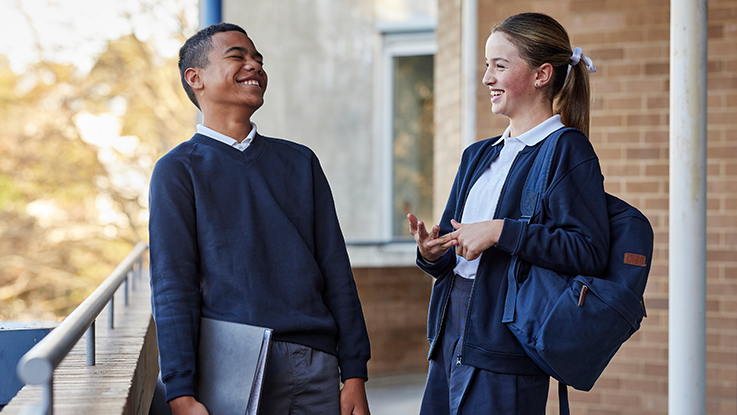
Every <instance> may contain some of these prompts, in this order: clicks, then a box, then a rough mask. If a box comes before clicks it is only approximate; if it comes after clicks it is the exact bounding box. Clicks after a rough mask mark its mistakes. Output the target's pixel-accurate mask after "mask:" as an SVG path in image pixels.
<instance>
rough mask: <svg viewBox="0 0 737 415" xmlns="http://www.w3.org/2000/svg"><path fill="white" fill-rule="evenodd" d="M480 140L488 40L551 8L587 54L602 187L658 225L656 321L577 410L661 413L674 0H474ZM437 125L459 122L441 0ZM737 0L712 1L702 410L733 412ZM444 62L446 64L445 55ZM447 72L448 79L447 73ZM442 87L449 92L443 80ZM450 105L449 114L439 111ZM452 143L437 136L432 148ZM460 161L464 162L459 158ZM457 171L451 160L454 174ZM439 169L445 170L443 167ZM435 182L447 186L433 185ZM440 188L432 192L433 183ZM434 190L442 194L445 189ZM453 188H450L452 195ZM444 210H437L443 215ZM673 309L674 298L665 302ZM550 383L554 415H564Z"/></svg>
mask: <svg viewBox="0 0 737 415" xmlns="http://www.w3.org/2000/svg"><path fill="white" fill-rule="evenodd" d="M478 3H479V10H478V13H477V15H478V32H479V33H478V45H479V50H478V53H479V62H478V72H477V75H478V79H479V84H478V85H479V88H478V95H477V97H478V100H477V105H478V106H477V132H478V139H483V138H487V137H491V136H496V135H499V134H501V133H502V132H503V131H504V128H505V127H506V125H507V123H508V122H507V120H506V119H505V118H503V117H498V116H494V115H492V114H491V113H490V104H489V94H488V90H487V89H486V88H485V87H483V86H482V84H481V77H482V75H483V70H484V64H483V45H484V43H485V41H486V38H487V37H488V35H489V33H490V30H491V27H492V26H493V24H494V23H498V22H500V21H501V20H503V19H504V18H506V17H508V16H510V15H512V14H516V13H521V12H527V11H537V12H543V13H547V14H549V15H551V16H553V17H554V18H556V19H557V20H558V21H559V22H561V23H562V24H563V25H564V27H566V29H567V30H568V33H569V35H570V36H571V41H572V43H573V47H576V46H580V47H582V48H583V51H584V54H586V55H587V56H590V57H591V58H592V59H593V60H594V63H595V64H596V67H597V69H598V72H597V73H595V74H593V75H592V78H591V79H592V81H593V83H592V86H593V98H594V102H593V113H592V120H591V137H590V138H591V141H592V143H593V145H594V147H595V149H596V151H597V153H598V155H599V158H600V161H601V165H602V168H603V172H604V175H605V176H606V182H605V186H606V189H607V190H608V191H609V192H611V193H613V194H615V195H618V196H620V197H621V198H623V199H625V200H627V201H629V202H630V203H632V204H633V205H635V206H637V207H638V208H640V209H641V210H642V211H643V213H645V215H646V216H647V217H648V218H649V219H650V221H651V222H652V225H653V228H654V230H655V254H654V259H653V266H652V270H651V273H650V280H649V283H648V288H647V291H646V293H645V302H646V304H647V308H648V314H649V317H648V318H647V319H645V321H644V322H643V326H642V329H641V330H640V331H639V332H638V333H636V334H635V335H634V336H633V338H632V339H630V340H629V341H628V342H627V343H626V344H625V345H624V347H623V348H622V349H621V350H620V352H619V353H618V354H617V356H616V357H615V358H614V360H613V361H612V363H611V364H610V366H609V367H608V368H607V370H606V371H605V372H604V374H603V376H602V377H601V378H600V379H599V381H598V382H597V384H596V386H594V388H593V390H592V391H591V392H588V393H584V392H577V391H574V392H572V393H571V401H572V405H571V410H572V411H571V413H573V414H607V415H615V414H640V415H641V414H646V415H647V414H653V415H654V414H662V415H664V414H666V413H667V411H668V408H667V404H668V398H667V393H668V385H667V383H668V307H669V302H668V203H669V202H668V186H669V183H668V180H669V176H668V157H669V148H668V146H669V136H668V110H669V98H668V91H669V82H670V80H669V63H668V62H669V36H670V26H669V16H670V3H669V1H668V0H618V1H614V2H610V1H598V0H574V1H568V0H534V1H533V0H479V1H478ZM439 9H440V13H439V16H440V18H439V21H438V30H437V36H438V48H439V50H438V54H437V57H438V59H437V60H436V71H437V73H438V74H448V76H445V77H441V78H437V79H436V85H437V87H436V91H437V92H436V107H437V108H438V111H439V112H441V113H445V114H446V115H450V116H446V117H436V131H438V132H440V131H444V132H445V131H447V132H452V131H455V130H456V128H457V123H458V120H457V119H456V118H457V115H455V114H458V111H459V110H458V102H459V101H460V98H461V95H460V94H461V85H460V78H456V77H453V75H452V74H454V73H455V72H456V71H457V70H458V69H457V66H458V61H460V40H459V39H458V38H459V29H458V22H459V21H460V16H461V14H460V13H461V10H460V1H458V0H439ZM736 26H737V1H734V0H713V1H710V2H709V65H708V67H709V80H708V88H709V91H708V99H709V130H708V134H709V137H708V157H709V158H708V213H707V214H708V220H707V232H708V237H707V238H708V239H707V251H708V266H707V273H708V275H707V412H706V413H708V414H731V415H733V414H735V413H737V117H735V113H737V81H736V79H737V30H735V27H736ZM441 57H442V59H441ZM449 78H450V80H449ZM441 83H443V85H444V86H443V87H440V85H441ZM441 108H443V109H441ZM443 143H445V145H446V146H447V147H446V148H447V152H448V153H453V152H456V151H457V150H456V149H457V143H456V140H455V139H452V140H445V139H444V140H442V141H440V140H438V141H437V145H438V146H440V148H437V147H436V154H442V152H443V149H442V146H443ZM455 166H457V162H456V163H455ZM451 168H455V167H448V169H449V170H450V169H451ZM438 175H439V174H438ZM437 185H438V186H440V185H441V184H440V183H437ZM436 189H437V188H436ZM437 192H440V190H439V189H438V190H437ZM446 192H447V190H446ZM438 208H439V206H436V211H437V209H438ZM670 306H673V307H677V306H678V305H677V304H670ZM556 396H557V395H556V393H555V387H553V388H552V389H551V394H550V397H551V401H550V403H549V405H548V408H549V409H548V413H550V414H554V413H557V403H556V402H555V398H556Z"/></svg>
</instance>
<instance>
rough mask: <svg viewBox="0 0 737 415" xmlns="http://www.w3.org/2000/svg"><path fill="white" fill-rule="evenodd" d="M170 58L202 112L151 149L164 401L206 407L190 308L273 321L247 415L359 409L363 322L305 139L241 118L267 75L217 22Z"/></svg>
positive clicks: (246, 42)
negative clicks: (174, 140)
mask: <svg viewBox="0 0 737 415" xmlns="http://www.w3.org/2000/svg"><path fill="white" fill-rule="evenodd" d="M179 70H180V73H181V78H182V85H183V86H184V89H185V90H186V91H187V95H188V96H189V98H190V100H192V102H193V103H194V104H195V105H196V106H197V107H198V108H199V109H200V110H201V111H202V115H203V118H202V124H201V125H198V126H197V133H196V134H195V135H194V136H193V137H192V138H191V139H190V140H189V141H187V142H184V143H182V144H180V145H179V146H177V147H176V148H174V149H173V150H172V151H170V152H169V153H167V154H166V155H165V156H164V157H162V158H161V159H160V160H159V161H158V162H157V164H156V167H155V169H154V172H153V176H152V178H151V190H150V213H151V217H150V224H149V227H150V248H151V286H152V305H153V311H154V318H155V321H156V329H157V337H158V342H159V343H158V344H159V354H160V362H161V373H162V379H163V382H164V384H165V385H166V399H167V401H169V404H170V405H171V408H172V411H173V413H174V415H179V414H207V411H206V409H205V408H204V406H202V405H201V404H200V403H199V402H198V401H197V397H196V395H195V368H196V356H197V338H198V329H199V321H200V318H201V317H208V318H213V319H218V320H226V321H233V322H238V323H245V324H252V325H256V326H262V327H269V328H271V329H273V340H274V341H273V343H272V347H271V352H270V356H269V365H268V367H267V373H266V375H265V379H264V385H263V397H262V402H261V410H260V411H259V414H260V415H268V414H280V415H281V414H284V415H286V414H339V413H340V414H342V415H347V414H361V415H362V414H368V404H367V401H366V393H365V389H364V381H365V380H366V378H367V369H366V363H367V361H368V359H369V355H370V348H369V341H368V335H367V332H366V326H365V323H364V318H363V312H362V310H361V304H360V301H359V298H358V293H357V290H356V285H355V282H354V280H353V275H352V272H351V268H350V263H349V261H348V256H347V253H346V249H345V243H344V240H343V236H342V233H341V231H340V227H339V224H338V220H337V216H336V213H335V207H334V203H333V198H332V194H331V191H330V188H329V185H328V182H327V179H326V178H325V175H324V173H323V171H322V169H321V167H320V164H319V161H318V160H317V157H316V156H315V155H314V153H313V152H312V151H311V150H310V149H308V148H307V147H305V146H302V145H299V144H296V143H293V142H289V141H286V140H280V139H275V138H269V137H265V136H262V135H260V134H259V133H258V132H257V130H256V125H255V124H253V123H252V122H251V121H250V119H251V116H252V115H253V113H254V112H255V111H256V110H257V109H259V108H260V107H261V105H263V102H264V101H263V97H264V92H265V91H266V86H267V84H268V77H267V75H266V72H265V71H264V69H263V57H262V55H261V54H260V53H259V52H258V51H257V50H256V47H255V46H254V44H253V42H252V41H251V39H250V38H249V37H248V35H247V34H246V32H245V31H244V30H243V29H242V28H240V27H238V26H236V25H232V24H227V23H220V24H216V25H212V26H209V27H207V28H205V29H203V30H201V31H200V32H198V33H197V34H195V35H194V36H192V37H191V38H189V39H188V40H187V41H186V42H185V44H184V46H183V47H182V49H181V50H180V52H179ZM340 380H342V381H343V388H342V390H341V388H340Z"/></svg>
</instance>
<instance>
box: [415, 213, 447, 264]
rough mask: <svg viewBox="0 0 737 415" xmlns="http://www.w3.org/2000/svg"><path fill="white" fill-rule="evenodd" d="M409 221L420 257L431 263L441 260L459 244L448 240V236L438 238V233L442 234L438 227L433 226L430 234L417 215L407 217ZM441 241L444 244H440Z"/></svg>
mask: <svg viewBox="0 0 737 415" xmlns="http://www.w3.org/2000/svg"><path fill="white" fill-rule="evenodd" d="M407 219H409V233H411V234H412V236H413V237H414V238H415V242H417V247H418V248H419V250H420V255H422V257H423V258H425V259H426V260H428V261H430V262H435V261H437V260H438V259H440V257H441V256H443V254H445V253H446V252H447V251H448V249H450V248H451V247H452V246H455V245H457V243H458V241H456V240H455V239H454V238H446V236H447V235H445V236H443V237H442V238H438V233H439V232H440V227H439V226H438V225H435V226H433V227H432V229H431V230H430V232H428V231H427V229H426V228H425V224H424V223H422V222H421V221H419V220H417V217H416V216H415V215H413V214H411V213H410V214H409V215H407ZM448 235H450V234H448ZM441 240H442V242H440V241H441Z"/></svg>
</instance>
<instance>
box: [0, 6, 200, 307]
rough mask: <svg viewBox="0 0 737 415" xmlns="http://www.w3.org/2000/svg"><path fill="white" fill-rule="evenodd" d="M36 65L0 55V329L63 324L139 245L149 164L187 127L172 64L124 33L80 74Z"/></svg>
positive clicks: (183, 30)
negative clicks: (19, 67) (15, 66)
mask: <svg viewBox="0 0 737 415" xmlns="http://www.w3.org/2000/svg"><path fill="white" fill-rule="evenodd" d="M175 16H176V18H177V21H178V23H179V27H178V32H177V33H174V34H173V35H174V36H175V37H176V38H177V39H178V40H180V41H181V42H183V41H184V39H185V37H186V36H187V35H189V34H191V32H192V29H193V28H192V27H191V25H190V24H188V22H187V19H186V18H185V13H184V12H183V11H180V12H179V13H178V14H175ZM131 32H132V33H133V31H131ZM181 42H180V44H181ZM38 47H39V48H40V46H38ZM39 56H40V58H39V60H38V62H36V63H34V64H32V65H30V66H28V67H27V68H25V70H24V72H23V73H22V74H18V73H15V72H13V70H12V69H11V67H10V66H9V62H8V60H7V59H6V58H5V57H3V56H0V320H10V319H13V320H56V319H60V318H63V317H64V316H66V315H67V314H69V313H70V312H71V310H72V309H73V308H74V307H76V306H77V305H78V304H79V303H80V302H81V301H82V300H83V299H84V298H85V297H86V296H87V295H88V294H89V293H90V292H91V291H92V290H93V289H94V288H95V287H96V286H97V285H99V283H100V282H101V280H102V279H104V278H105V277H106V276H107V275H108V274H109V273H110V272H111V271H112V270H113V268H114V267H115V265H117V263H119V262H120V260H121V259H122V258H123V256H124V255H125V254H127V252H128V251H129V250H130V249H131V248H132V246H133V245H134V244H135V243H136V242H138V241H141V240H144V241H145V240H147V238H148V236H147V194H146V187H147V184H148V179H149V177H150V174H151V170H152V168H153V164H154V162H155V160H156V159H157V158H158V157H159V156H161V155H162V154H163V153H164V152H165V151H167V150H168V149H170V148H171V147H173V146H174V145H175V144H177V143H178V142H180V141H182V140H184V139H186V138H188V137H189V136H190V135H191V133H192V129H193V123H194V122H195V120H196V110H195V109H194V106H193V105H192V104H191V103H189V100H188V99H187V98H186V94H185V93H184V91H183V90H182V88H181V85H180V83H179V82H180V81H179V73H178V70H177V66H176V58H169V59H164V58H162V57H161V56H159V55H158V54H157V52H156V49H155V48H154V47H153V46H152V44H151V43H150V42H144V41H141V40H140V39H138V38H137V37H136V36H135V35H134V34H129V35H125V36H123V37H121V38H119V39H115V40H112V41H109V42H108V44H107V48H106V49H105V50H104V51H103V52H102V53H101V54H100V55H99V57H98V58H97V61H96V63H95V65H94V66H93V68H92V69H91V70H90V71H89V72H88V73H86V74H83V75H80V74H79V71H78V70H77V69H76V68H75V67H74V66H72V65H70V64H59V63H54V62H50V61H47V60H44V59H43V53H40V52H39Z"/></svg>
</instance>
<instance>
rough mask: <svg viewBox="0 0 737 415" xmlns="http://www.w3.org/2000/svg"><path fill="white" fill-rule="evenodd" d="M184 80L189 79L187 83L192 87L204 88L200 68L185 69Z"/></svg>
mask: <svg viewBox="0 0 737 415" xmlns="http://www.w3.org/2000/svg"><path fill="white" fill-rule="evenodd" d="M184 80H185V81H187V84H189V86H190V88H192V89H202V88H203V87H204V84H203V83H202V77H201V76H200V71H199V69H198V68H187V70H186V71H184Z"/></svg>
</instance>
